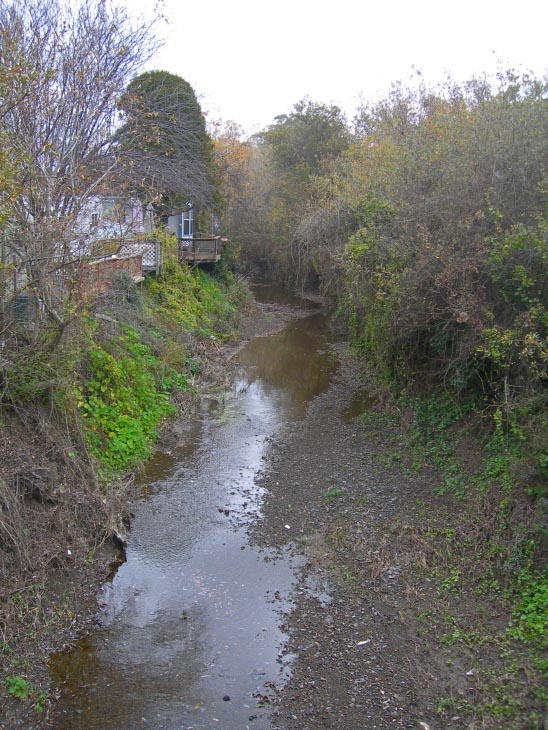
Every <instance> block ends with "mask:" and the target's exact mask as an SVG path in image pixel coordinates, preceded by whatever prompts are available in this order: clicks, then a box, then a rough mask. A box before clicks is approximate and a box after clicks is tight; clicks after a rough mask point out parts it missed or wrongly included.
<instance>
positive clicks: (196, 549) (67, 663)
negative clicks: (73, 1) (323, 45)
mask: <svg viewBox="0 0 548 730" xmlns="http://www.w3.org/2000/svg"><path fill="white" fill-rule="evenodd" d="M262 296H263V298H264V297H267V298H268V297H272V296H274V295H273V293H272V292H271V291H269V290H263V293H262ZM299 305H300V306H304V303H303V302H302V301H300V302H299ZM236 358H237V367H236V373H235V376H234V378H233V382H232V388H231V390H230V392H227V393H225V394H224V395H222V396H219V397H215V398H204V399H203V400H202V403H201V406H200V409H199V412H198V413H197V414H196V415H195V416H194V417H193V420H192V422H191V423H189V424H188V429H187V431H188V432H187V436H186V437H185V439H184V442H183V443H181V444H180V446H179V447H178V448H175V449H173V451H172V452H171V453H163V452H161V451H160V452H158V453H157V454H156V455H155V457H153V459H151V460H150V462H149V463H148V464H147V466H146V468H145V470H144V472H143V474H142V475H141V477H140V479H139V484H138V492H139V494H138V496H137V497H136V498H135V500H134V502H133V503H132V504H131V506H130V508H131V511H132V513H133V514H134V517H133V520H132V526H131V532H130V535H129V540H128V546H127V550H126V560H125V562H124V563H123V564H122V565H121V566H120V567H119V568H118V569H117V571H116V572H115V574H114V576H113V578H112V580H111V581H110V582H108V583H106V584H105V586H104V587H103V589H102V593H101V597H100V604H101V609H100V613H99V615H98V619H97V620H98V628H97V630H96V631H95V632H94V633H93V634H92V635H91V636H89V637H87V638H85V639H83V640H82V641H81V642H80V643H79V644H77V645H76V646H75V647H74V648H72V649H71V650H70V651H67V652H63V653H59V654H57V655H55V656H54V657H53V658H52V662H51V675H52V682H53V685H54V686H55V688H56V689H57V691H58V692H59V693H60V695H61V702H60V708H61V709H60V716H59V728H60V730H76V729H79V730H83V729H84V728H85V729H86V730H92V729H94V728H97V729H99V728H101V729H106V728H116V730H130V729H131V730H134V729H136V728H154V729H155V730H159V729H160V728H162V729H165V730H191V729H192V730H211V728H215V727H218V728H221V729H222V730H244V729H245V728H250V729H251V730H254V729H256V730H266V729H267V728H269V727H270V709H269V706H270V699H271V698H272V697H273V695H274V693H275V692H276V689H277V688H280V687H281V686H283V684H284V683H285V681H286V680H287V677H288V676H289V673H290V672H291V662H292V657H291V655H290V654H287V653H286V652H284V648H283V647H284V642H285V639H286V636H285V635H284V633H283V631H282V629H281V624H282V623H283V618H284V614H285V613H287V612H289V611H290V610H291V606H292V591H293V590H294V587H295V584H296V581H297V577H298V571H299V567H300V566H301V565H302V558H301V557H300V556H299V553H298V551H296V550H294V549H292V550H289V549H288V547H283V546H280V548H279V549H277V550H270V549H265V548H261V547H258V546H256V545H254V544H252V543H251V541H250V537H249V535H248V530H249V526H250V525H251V524H252V523H255V522H256V521H257V520H259V521H260V520H261V519H262V513H261V504H262V499H263V493H262V490H261V488H260V487H259V486H258V484H257V482H258V477H259V476H260V475H261V473H262V470H263V469H264V468H265V457H266V455H267V452H268V448H269V444H270V443H271V442H272V441H273V440H275V438H276V435H277V434H278V433H279V431H280V429H281V428H282V427H283V425H284V424H286V423H288V422H293V421H298V420H299V419H302V418H303V417H304V414H305V413H306V409H307V406H308V404H309V403H310V401H311V400H312V399H313V398H314V397H315V396H316V395H318V394H320V393H321V392H323V391H324V390H326V389H327V387H328V386H329V383H330V382H331V378H332V376H333V374H334V372H335V370H336V368H337V362H336V359H335V358H334V357H333V353H332V351H331V350H330V348H329V334H328V329H327V325H326V320H325V317H324V316H323V315H322V314H321V313H319V312H318V311H317V310H315V309H310V313H309V314H308V315H307V316H304V317H302V318H299V319H296V320H292V321H291V322H289V323H288V324H287V325H286V326H285V327H284V329H283V330H282V331H280V332H278V333H276V334H273V335H269V336H267V337H257V338H255V339H253V340H251V341H250V342H249V343H248V344H247V345H246V346H244V347H243V348H242V349H241V350H240V352H239V353H238V355H237V356H236ZM290 541H291V530H290V526H288V544H289V543H290Z"/></svg>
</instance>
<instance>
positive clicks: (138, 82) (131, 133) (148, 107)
mask: <svg viewBox="0 0 548 730" xmlns="http://www.w3.org/2000/svg"><path fill="white" fill-rule="evenodd" d="M120 108H121V109H122V112H123V114H124V118H125V121H124V125H123V127H122V128H121V129H120V132H119V134H118V144H119V147H118V151H119V154H120V156H121V157H122V159H123V161H124V166H125V170H126V173H127V175H128V180H130V182H131V185H132V186H133V187H134V188H135V189H136V190H137V191H138V193H140V194H141V195H143V196H144V197H145V198H146V199H147V200H148V201H149V202H152V203H153V204H154V205H155V206H156V208H157V210H159V211H160V212H161V213H164V214H169V212H170V211H171V210H172V209H173V208H177V207H181V206H182V205H184V203H185V201H186V200H187V199H188V198H190V199H192V201H193V203H194V205H195V206H197V207H198V208H200V207H205V206H208V205H210V204H212V203H213V202H215V200H216V179H215V167H214V158H213V144H212V142H211V139H210V137H209V135H208V133H207V131H206V125H205V119H204V116H203V114H202V110H201V108H200V105H199V103H198V101H197V99H196V94H195V93H194V90H193V89H192V87H191V86H190V84H189V83H188V82H186V81H185V80H184V79H182V78H181V77H180V76H176V75H174V74H171V73H168V72H167V71H150V72H147V73H143V74H141V75H140V76H138V77H137V78H135V79H133V81H132V82H131V83H130V84H129V86H128V87H127V90H126V92H125V94H124V95H123V97H122V99H121V100H120Z"/></svg>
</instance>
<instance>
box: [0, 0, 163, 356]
mask: <svg viewBox="0 0 548 730" xmlns="http://www.w3.org/2000/svg"><path fill="white" fill-rule="evenodd" d="M153 25H154V21H151V22H150V23H143V22H142V23H138V24H133V23H132V22H131V21H130V19H129V16H128V14H127V11H126V10H125V9H123V8H120V7H116V6H113V5H111V4H110V3H109V2H107V0H83V2H82V3H81V4H79V5H78V6H76V7H71V6H70V5H68V4H64V3H63V2H62V1H61V0H17V2H15V1H13V2H10V1H7V0H0V48H1V54H2V66H3V73H4V74H5V75H6V76H7V78H8V79H9V82H10V89H9V93H8V94H7V96H4V97H3V99H2V104H3V118H2V122H3V128H4V134H5V135H6V136H7V137H8V139H9V145H10V151H11V157H12V159H13V160H14V162H15V164H14V165H13V166H12V171H13V183H14V185H15V186H16V187H17V191H18V194H17V197H16V199H15V200H13V201H12V202H13V204H12V205H11V209H10V225H9V230H8V231H7V232H6V231H5V232H4V233H5V235H4V250H7V251H8V254H9V257H10V259H11V261H12V262H13V265H14V266H17V267H18V268H19V269H20V270H21V271H22V274H21V280H22V281H23V282H24V286H25V289H26V292H27V293H28V294H29V295H30V298H31V300H32V302H33V303H34V305H35V312H34V317H33V318H32V319H33V322H34V323H35V336H36V337H37V338H40V337H43V334H44V328H43V327H42V323H43V321H44V320H45V323H46V324H47V325H50V326H51V327H52V328H53V330H54V334H53V336H52V337H51V339H50V343H51V344H52V346H54V345H55V343H56V342H58V341H59V339H60V337H61V336H62V333H63V331H64V329H65V327H66V326H67V324H68V322H70V319H71V316H72V315H71V313H70V306H69V303H70V299H71V296H72V294H73V292H74V288H71V287H70V286H69V281H70V279H71V277H70V275H69V274H68V273H67V271H68V270H67V268H66V267H67V265H68V264H69V263H70V262H72V261H74V260H75V259H77V258H78V257H79V256H80V255H81V254H82V252H83V251H85V249H86V247H87V245H88V241H87V231H79V230H78V221H79V216H80V213H81V211H82V209H83V208H84V207H85V206H86V204H87V203H88V201H89V200H90V198H91V197H92V196H93V195H96V194H98V193H100V192H102V191H104V190H106V189H108V188H107V184H109V183H111V181H112V180H113V178H114V175H115V171H116V169H117V162H118V160H117V150H116V146H115V144H114V131H115V127H116V124H117V114H118V109H117V100H118V98H119V97H120V95H121V94H122V93H123V91H124V89H125V88H126V86H127V83H128V81H129V79H130V78H131V77H132V76H134V75H135V73H136V71H137V70H138V69H139V68H140V67H141V65H142V63H143V62H144V61H145V60H147V59H148V58H149V57H150V55H151V54H152V53H153V51H154V50H155V48H156V46H157V43H156V41H155V38H154V35H153V32H152V28H153ZM46 329H47V328H46Z"/></svg>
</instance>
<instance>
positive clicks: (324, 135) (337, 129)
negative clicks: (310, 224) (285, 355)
mask: <svg viewBox="0 0 548 730" xmlns="http://www.w3.org/2000/svg"><path fill="white" fill-rule="evenodd" d="M275 121H276V123H275V124H273V125H271V126H270V127H268V128H267V129H266V130H265V131H264V132H263V133H262V134H260V135H259V136H258V143H259V147H260V149H261V150H262V153H263V156H264V161H265V165H264V168H263V174H262V183H261V187H262V188H263V192H264V195H265V196H266V205H267V209H268V210H267V218H268V221H269V223H270V232H269V238H270V244H269V247H268V251H269V252H270V257H271V258H273V259H275V260H276V262H277V268H278V271H280V272H281V274H282V277H283V278H284V279H285V280H286V281H287V282H288V283H291V284H293V285H297V286H305V285H308V284H309V283H310V282H311V280H312V279H313V278H314V277H315V275H316V274H315V267H314V259H315V253H316V250H315V245H314V242H311V241H310V240H309V239H308V237H306V238H305V237H303V236H302V235H301V233H302V232H303V231H304V228H303V227H302V226H301V225H300V224H301V221H302V220H303V218H305V217H306V216H308V213H309V212H310V209H311V207H312V206H314V204H315V203H317V202H318V191H319V190H321V187H322V185H321V182H320V178H321V177H322V176H324V175H325V174H327V173H328V171H329V168H330V166H331V165H332V164H333V162H334V161H335V160H336V159H337V158H338V157H339V155H341V154H342V153H343V152H344V150H346V149H347V147H348V145H349V143H350V141H351V134H350V132H349V129H348V127H347V124H346V119H345V117H344V115H343V113H342V112H341V110H340V109H339V107H337V106H327V105H325V104H321V103H316V102H313V101H310V100H309V99H303V100H302V101H300V102H299V103H297V104H295V106H294V107H293V110H292V111H291V112H290V113H289V114H284V115H282V116H279V117H277V118H276V120H275ZM319 197H320V198H321V200H322V203H323V202H324V195H323V193H320V194H319ZM307 230H311V229H307ZM263 250H264V247H263Z"/></svg>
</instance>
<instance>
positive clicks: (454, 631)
mask: <svg viewBox="0 0 548 730" xmlns="http://www.w3.org/2000/svg"><path fill="white" fill-rule="evenodd" d="M547 92H548V85H547V81H546V79H545V78H544V79H540V78H532V77H531V76H529V75H527V74H524V75H519V74H517V73H515V72H513V71H509V72H507V73H501V74H499V75H498V77H497V78H495V79H493V80H488V79H485V78H474V79H471V80H470V81H469V82H467V83H465V84H457V83H455V82H454V81H453V80H451V79H448V80H447V82H446V83H445V84H442V85H440V86H438V87H435V88H429V87H427V85H426V84H425V83H424V82H423V80H422V79H421V78H418V79H417V85H416V86H415V87H409V88H406V87H404V86H403V85H402V84H394V85H393V86H392V88H391V89H390V91H389V93H388V94H387V95H386V98H384V99H383V100H381V101H380V102H378V103H376V104H374V105H371V106H364V107H363V108H362V109H361V110H360V111H359V113H358V115H357V117H356V119H355V120H354V127H353V129H351V128H350V126H349V125H348V124H347V122H346V120H345V119H344V117H343V116H342V115H341V114H340V111H339V110H337V109H336V108H330V107H325V106H323V105H321V104H314V103H312V102H302V103H300V104H298V105H296V106H295V108H294V110H293V112H292V113H291V114H290V115H286V116H282V117H279V118H277V119H276V122H275V124H273V125H271V126H270V127H269V128H268V129H267V130H266V131H265V132H264V133H263V134H262V135H260V136H259V138H258V139H257V140H256V144H255V146H250V145H249V144H248V145H241V147H240V149H239V151H238V152H239V156H238V155H237V154H236V152H235V150H234V141H233V139H231V138H230V137H228V136H226V135H225V137H224V138H222V139H221V140H220V144H221V146H222V151H224V152H226V150H227V147H230V151H231V157H230V165H227V170H228V172H229V173H230V171H233V172H236V171H238V170H239V173H238V174H239V175H240V177H238V175H234V176H233V178H232V180H233V190H234V196H233V200H232V205H231V209H230V211H229V217H228V219H227V220H228V221H229V223H231V228H229V231H230V234H231V235H235V237H236V238H238V240H240V241H241V242H242V243H244V244H246V245H245V248H244V249H243V254H242V256H243V262H244V263H245V264H247V265H248V266H249V267H250V268H252V269H254V270H256V269H260V270H262V271H266V272H271V273H272V274H273V275H274V276H275V277H276V278H278V279H279V280H284V281H289V282H290V283H291V284H293V285H294V286H297V287H317V288H319V289H320V290H321V291H323V292H324V293H326V294H327V295H328V296H330V297H331V299H332V301H333V305H334V308H335V310H336V311H337V314H338V316H339V320H340V322H341V323H344V324H345V325H346V326H347V328H348V331H349V334H350V337H351V339H352V341H353V344H354V346H355V348H356V350H357V351H358V352H359V353H360V354H361V355H362V356H363V358H364V360H366V361H367V362H368V364H369V366H372V367H373V368H374V369H375V371H376V374H377V376H378V378H379V380H380V381H381V383H382V385H383V386H384V388H385V389H386V391H387V392H388V393H389V394H390V395H391V398H392V402H393V403H394V405H395V408H394V412H398V413H400V414H402V415H403V416H404V419H405V423H406V426H407V432H408V438H407V444H408V445H409V447H410V449H411V454H412V463H411V464H409V465H408V464H407V463H404V464H403V466H404V468H405V467H406V466H412V467H413V468H415V469H417V470H420V469H421V468H422V467H423V466H424V465H425V464H427V465H428V466H430V467H432V466H433V467H435V468H436V469H437V470H438V472H439V474H440V475H441V478H440V485H439V493H440V495H442V494H443V495H445V498H446V499H449V500H453V506H452V512H453V513H454V515H455V516H454V518H453V516H452V515H445V516H444V519H446V521H447V522H446V524H445V525H443V524H442V525H441V526H440V525H439V524H437V523H436V515H435V514H434V513H433V511H432V509H431V507H430V505H429V504H426V503H425V504H424V505H422V506H421V513H422V518H421V519H422V521H423V523H424V530H425V532H424V534H421V539H422V540H425V541H426V542H427V543H428V544H429V545H430V546H431V549H432V551H433V553H434V554H435V555H436V556H437V563H438V566H437V567H438V572H432V574H431V575H429V576H428V579H429V580H431V581H433V582H434V583H435V585H436V587H437V591H438V594H439V597H440V600H443V601H451V600H453V599H454V598H456V596H457V594H458V593H459V592H460V591H462V592H463V593H464V594H466V595H468V594H472V595H474V596H477V597H478V598H479V597H480V596H481V597H482V598H483V599H484V600H487V599H488V598H490V599H491V600H493V601H495V602H498V603H499V604H501V606H503V607H504V611H505V612H506V622H507V625H506V626H505V627H504V628H501V629H500V631H491V630H490V629H489V628H486V627H488V622H485V623H481V622H480V623H481V625H479V627H478V628H477V629H474V631H475V632H476V633H474V631H471V630H470V629H469V628H468V627H466V626H463V625H461V624H460V623H459V622H458V620H457V619H456V617H454V616H453V617H451V616H450V615H448V618H447V625H446V626H445V627H444V628H443V629H440V636H443V637H444V641H445V642H446V644H451V645H459V644H465V645H469V646H471V645H472V644H474V643H475V644H477V643H478V642H481V641H483V640H484V639H486V638H487V637H490V639H492V644H493V645H496V646H497V647H498V646H500V647H502V649H501V651H502V650H503V649H504V651H507V652H508V657H510V658H509V659H508V660H507V661H506V660H505V661H504V662H503V664H504V666H505V668H506V670H508V676H509V677H511V678H512V682H513V684H514V686H515V687H516V691H515V693H514V694H512V690H511V687H509V686H507V685H508V682H506V684H505V682H504V680H503V679H502V676H503V674H504V670H500V671H499V674H497V672H495V671H494V675H493V677H492V684H491V685H490V687H491V689H490V690H489V691H490V694H491V699H490V700H489V699H485V698H483V699H482V700H481V702H479V703H477V705H478V707H477V708H476V709H477V711H478V712H480V713H484V714H483V715H482V721H485V722H487V718H488V717H497V718H498V717H502V718H504V722H506V723H507V725H508V727H514V726H515V727H517V726H518V725H519V718H520V713H521V717H522V719H523V718H525V719H524V722H529V721H530V723H531V724H530V726H531V727H536V726H537V725H535V722H536V720H535V712H536V710H535V709H530V708H529V709H527V702H528V701H529V700H531V701H532V706H535V707H537V708H538V706H539V700H538V697H537V698H536V699H535V698H534V697H533V695H534V692H530V691H529V690H530V687H531V685H532V684H534V682H535V681H541V680H542V677H544V678H545V675H542V672H543V671H545V669H546V660H545V656H546V645H545V643H544V640H543V638H542V636H543V633H544V634H545V632H546V614H547V611H548V608H547V605H546V604H547V601H546V588H545V586H546V573H545V571H544V566H545V564H546V557H547V554H548V553H547V547H548V541H547V532H546V516H547V510H546V507H547V498H548V450H547V448H548V447H547V445H548V391H547V389H546V388H547V384H548V196H547V193H548V186H547V182H548V167H547V160H548V138H547V137H546V128H547V127H546V125H547V123H548V116H547V115H548V106H547V104H546V98H547ZM242 161H244V162H245V165H247V170H248V172H247V176H245V175H244V174H243V173H242V172H241V168H242V165H243V162H242ZM239 162H240V163H241V164H240V167H238V164H239ZM242 176H243V177H244V180H245V181H246V182H247V188H246V186H245V185H241V184H240V185H238V184H234V181H236V182H237V181H238V180H240V178H241V177H242ZM250 215H251V218H252V225H250V224H249V217H250ZM244 220H245V225H246V227H247V229H248V230H249V231H253V240H251V239H250V238H249V235H248V234H247V233H246V230H245V229H242V228H241V227H240V226H239V221H244ZM258 231H259V232H260V234H259V235H257V232H258ZM387 398H388V396H387ZM374 411H375V409H374V408H373V409H372V410H371V411H369V412H368V413H367V414H365V415H364V420H365V421H367V423H368V424H369V425H370V426H371V424H372V422H373V420H374V419H375V418H378V414H376V413H375V412H374ZM378 426H379V427H380V428H382V429H383V431H384V432H387V431H389V430H390V429H392V428H395V427H394V426H393V425H391V424H389V423H388V422H387V421H385V422H384V423H382V422H381V423H379V424H378ZM386 440H387V439H384V441H386ZM401 440H402V434H401V432H400V433H399V435H398V437H397V443H393V444H390V445H389V446H388V447H387V446H386V443H383V444H382V445H381V447H380V448H379V453H378V454H375V455H374V457H375V458H376V459H377V461H379V462H381V463H382V464H383V465H384V466H387V467H390V466H392V467H393V464H394V462H395V461H398V460H399V455H400V454H401V451H402V449H401ZM405 461H406V460H405V459H404V462H405ZM334 498H335V497H332V496H330V497H328V496H327V495H326V499H328V500H329V499H334ZM510 616H512V619H511V625H510V626H508V620H509V617H510ZM499 628H500V627H499ZM505 647H506V648H505ZM520 652H524V655H526V658H523V657H522V658H521V659H520V658H519V655H520ZM503 653H504V652H503ZM531 657H533V658H534V661H533V660H532V659H531ZM527 661H529V662H530V663H531V664H533V665H534V679H531V680H530V682H529V689H527V688H525V689H524V686H523V685H524V683H523V682H522V681H521V680H520V679H519V672H520V671H522V670H523V667H524V663H526V662H527ZM515 667H518V669H516V668H515ZM523 671H525V672H526V673H527V672H528V671H529V670H528V669H527V670H523ZM531 671H533V670H531ZM539 673H540V674H539ZM542 681H543V680H542ZM525 684H527V682H525ZM520 693H521V694H520ZM537 694H538V693H537ZM527 697H528V698H529V700H528V699H527ZM531 698H532V699H531ZM535 703H536V704H535ZM480 705H481V707H480ZM457 707H458V708H460V707H463V702H462V698H458V697H455V698H443V699H442V700H441V701H440V713H441V714H443V713H446V712H450V711H451V709H450V708H457ZM459 711H460V710H459ZM463 711H464V710H463ZM455 712H456V710H455ZM512 723H513V724H512ZM537 724H538V723H537ZM538 725H539V724H538ZM539 726H540V725H539Z"/></svg>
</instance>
